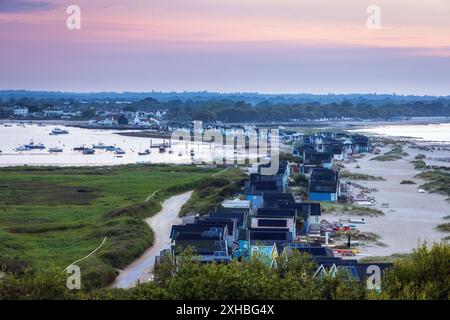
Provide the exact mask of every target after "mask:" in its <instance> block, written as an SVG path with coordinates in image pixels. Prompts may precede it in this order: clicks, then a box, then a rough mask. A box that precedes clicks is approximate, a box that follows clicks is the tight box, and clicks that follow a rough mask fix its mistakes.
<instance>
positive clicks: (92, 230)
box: [0, 165, 220, 286]
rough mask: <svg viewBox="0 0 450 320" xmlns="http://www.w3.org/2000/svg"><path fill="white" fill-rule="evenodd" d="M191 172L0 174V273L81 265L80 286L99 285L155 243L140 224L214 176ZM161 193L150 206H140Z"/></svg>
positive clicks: (124, 169)
mask: <svg viewBox="0 0 450 320" xmlns="http://www.w3.org/2000/svg"><path fill="white" fill-rule="evenodd" d="M219 171H220V170H217V169H200V168H195V167H192V166H135V165H134V166H133V165H132V166H116V167H99V168H53V167H52V168H50V167H46V168H33V167H15V168H3V169H0V243H1V246H0V266H3V268H7V269H8V270H20V269H22V268H24V267H30V268H36V269H44V268H46V267H49V266H51V265H53V266H57V267H60V268H61V270H63V269H64V268H65V267H66V266H68V265H69V264H70V263H72V262H73V261H75V260H77V259H79V258H81V257H84V256H85V255H87V254H88V253H90V252H91V251H93V250H94V249H95V248H97V247H98V246H99V245H100V243H101V242H102V241H103V239H104V237H107V238H108V239H107V241H106V243H105V246H104V247H102V248H101V249H100V250H99V251H98V252H97V253H96V254H95V255H93V256H91V257H89V258H88V259H86V260H85V261H83V262H81V263H80V264H79V266H80V267H81V271H82V276H83V283H84V284H86V285H89V286H104V285H106V284H108V283H109V282H110V281H112V280H113V279H114V277H115V275H116V270H115V268H123V267H125V266H126V265H128V264H129V263H130V262H131V261H133V260H134V259H135V258H136V257H138V256H139V255H140V254H141V253H142V252H143V251H144V250H145V249H146V248H147V247H149V246H150V245H151V244H152V241H153V235H152V232H151V230H150V229H149V228H148V226H147V225H146V224H145V222H144V221H143V218H144V217H148V216H151V215H152V214H154V213H156V212H157V211H158V210H159V209H160V201H161V200H163V199H165V198H167V197H169V196H170V195H173V194H177V193H181V192H183V191H187V190H192V189H194V188H195V186H196V185H197V184H198V183H200V182H201V181H204V180H205V179H207V178H208V177H211V175H213V174H214V173H217V172H219ZM157 190H161V191H160V192H158V193H157V195H156V196H155V197H154V198H152V200H150V201H148V202H145V199H146V198H147V197H148V196H149V195H150V194H152V193H153V192H154V191H157Z"/></svg>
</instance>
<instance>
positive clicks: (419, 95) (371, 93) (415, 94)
mask: <svg viewBox="0 0 450 320" xmlns="http://www.w3.org/2000/svg"><path fill="white" fill-rule="evenodd" d="M8 91H10V92H20V91H23V92H27V93H38V92H42V93H59V94H84V95H89V94H118V95H121V94H193V93H197V94H217V95H249V94H252V95H263V96H264V95H266V96H289V95H291V96H292V95H311V96H333V95H334V96H349V95H373V96H375V95H377V96H393V97H394V96H403V97H436V98H448V97H450V93H449V94H447V95H445V94H441V95H436V94H418V93H398V92H391V93H387V92H366V93H362V92H345V93H344V92H328V93H312V92H283V93H280V92H263V91H256V92H255V91H253V92H252V91H224V92H221V91H209V90H193V91H187V90H183V91H176V90H168V91H165V90H158V91H157V90H150V91H115V90H100V91H76V90H75V91H71V90H70V91H65V90H52V89H50V90H30V89H0V92H8Z"/></svg>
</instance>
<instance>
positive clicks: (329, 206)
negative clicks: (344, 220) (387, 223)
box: [321, 202, 384, 217]
mask: <svg viewBox="0 0 450 320" xmlns="http://www.w3.org/2000/svg"><path fill="white" fill-rule="evenodd" d="M321 206H322V212H323V213H336V214H348V215H351V216H370V217H376V216H383V215H384V213H383V211H381V210H378V209H373V208H367V207H360V206H357V205H352V204H344V203H330V202H321Z"/></svg>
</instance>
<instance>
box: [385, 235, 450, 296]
mask: <svg viewBox="0 0 450 320" xmlns="http://www.w3.org/2000/svg"><path fill="white" fill-rule="evenodd" d="M382 288H383V291H382V294H381V297H382V298H384V299H414V300H416V299H420V300H423V299H426V300H436V299H440V300H448V299H449V298H450V246H449V245H448V243H445V242H442V243H440V244H434V245H433V246H432V248H431V249H430V248H428V247H427V246H426V244H423V245H421V246H420V247H419V248H417V249H415V250H414V251H413V253H412V254H411V255H409V256H407V257H406V258H405V259H400V260H398V261H396V262H395V264H394V267H393V268H392V269H391V270H388V271H387V272H386V274H385V276H384V278H383V280H382Z"/></svg>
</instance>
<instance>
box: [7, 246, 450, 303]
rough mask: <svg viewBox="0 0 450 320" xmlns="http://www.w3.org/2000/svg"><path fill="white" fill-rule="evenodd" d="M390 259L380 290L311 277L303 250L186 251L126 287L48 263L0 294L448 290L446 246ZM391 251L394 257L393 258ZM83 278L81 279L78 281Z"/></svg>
mask: <svg viewBox="0 0 450 320" xmlns="http://www.w3.org/2000/svg"><path fill="white" fill-rule="evenodd" d="M391 257H392V260H393V262H394V265H393V266H392V267H391V268H390V269H388V270H386V271H385V274H384V276H383V277H382V287H381V288H382V291H381V293H378V292H375V291H368V290H367V289H366V287H365V283H364V282H356V281H353V280H349V279H348V278H347V277H345V276H344V274H343V273H338V274H337V276H336V277H335V278H333V277H331V276H325V277H322V278H321V277H314V276H313V274H314V272H315V270H316V269H317V265H316V264H315V263H314V262H313V260H311V259H310V257H309V256H308V255H306V254H299V253H295V252H294V253H293V255H291V256H289V258H288V259H287V260H286V257H285V256H284V255H280V256H279V257H278V258H277V262H278V263H277V267H275V268H272V269H271V268H269V267H268V266H267V264H265V263H264V259H262V258H260V257H256V258H254V259H251V260H250V261H241V262H239V261H233V262H231V263H229V264H216V263H210V264H200V263H199V262H197V260H195V259H192V254H191V253H190V252H185V253H183V254H182V255H181V256H180V257H179V259H178V263H177V264H176V265H175V264H173V263H172V260H171V259H170V258H166V259H163V260H162V263H161V264H159V265H158V266H157V267H156V269H155V272H154V275H155V277H154V280H153V281H152V282H150V283H146V284H141V285H138V286H137V287H135V288H133V289H129V290H125V289H94V290H90V289H88V288H85V287H83V285H82V290H79V291H77V290H74V291H69V290H68V289H67V288H66V277H67V274H65V273H63V272H61V271H60V270H59V269H54V268H49V269H46V270H40V271H38V272H36V271H35V272H30V271H26V272H22V273H20V274H13V273H10V272H9V273H7V274H6V276H5V277H3V279H0V300H1V299H5V300H6V299H106V300H111V299H121V300H123V299H133V300H155V299H174V300H195V299H199V300H210V299H215V300H241V299H248V300H265V299H273V300H302V299H313V300H319V299H322V300H330V299H345V300H362V299H386V300H397V299H441V300H448V298H449V292H450V265H449V263H450V246H449V244H448V243H445V242H442V243H439V244H434V245H433V246H432V248H428V247H427V246H426V245H425V244H423V245H421V246H420V247H419V248H418V249H416V250H414V251H413V252H412V253H411V254H408V255H402V256H400V255H398V257H396V256H391ZM394 257H395V258H394ZM369 261H370V260H369ZM82 283H83V281H82Z"/></svg>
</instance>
